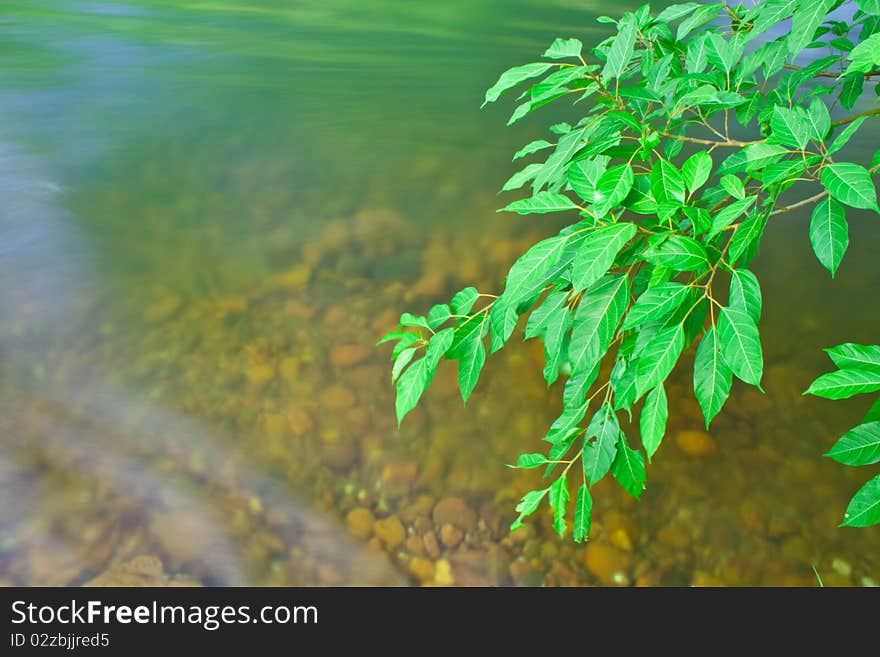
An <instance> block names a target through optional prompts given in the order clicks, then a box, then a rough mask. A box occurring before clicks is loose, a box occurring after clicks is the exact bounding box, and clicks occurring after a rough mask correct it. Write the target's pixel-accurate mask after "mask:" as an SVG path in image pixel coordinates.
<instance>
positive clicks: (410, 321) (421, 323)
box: [400, 313, 431, 329]
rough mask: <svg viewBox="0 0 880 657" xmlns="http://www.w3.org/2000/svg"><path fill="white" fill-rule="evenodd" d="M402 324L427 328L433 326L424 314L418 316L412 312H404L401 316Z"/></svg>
mask: <svg viewBox="0 0 880 657" xmlns="http://www.w3.org/2000/svg"><path fill="white" fill-rule="evenodd" d="M400 325H401V326H411V327H417V328H426V329H429V328H431V327H430V326H429V325H428V320H427V319H426V318H425V317H424V316H421V315H419V316H418V317H417V316H416V315H412V314H410V313H403V314H402V315H401V316H400Z"/></svg>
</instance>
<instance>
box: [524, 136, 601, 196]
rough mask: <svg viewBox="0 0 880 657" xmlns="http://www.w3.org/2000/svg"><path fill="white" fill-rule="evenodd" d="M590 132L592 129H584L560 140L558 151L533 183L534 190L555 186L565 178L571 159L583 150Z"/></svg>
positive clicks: (552, 155)
mask: <svg viewBox="0 0 880 657" xmlns="http://www.w3.org/2000/svg"><path fill="white" fill-rule="evenodd" d="M588 130H592V128H588V127H583V128H579V129H577V130H572V131H571V132H568V133H566V134H564V135H562V137H560V138H559V143H557V144H556V149H555V150H554V151H553V153H551V154H550V157H548V158H547V161H546V162H545V163H544V167H543V168H542V170H541V171H540V173H538V175H536V176H535V180H534V182H533V183H532V189H533V190H535V191H538V190H539V189H541V188H542V187H543V186H544V185H547V184H553V183H555V182H556V181H557V179H558V178H560V177H562V176H563V174H564V172H565V170H566V168H567V167H568V166H569V163H570V162H571V158H572V157H573V156H574V155H575V153H577V152H578V151H579V150H580V149H581V148H583V146H584V138H585V135H587V134H588V132H587V131H588Z"/></svg>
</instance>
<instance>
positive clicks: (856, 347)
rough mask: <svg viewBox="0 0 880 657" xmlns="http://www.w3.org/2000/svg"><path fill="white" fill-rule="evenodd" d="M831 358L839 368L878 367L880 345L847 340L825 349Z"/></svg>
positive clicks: (879, 366)
mask: <svg viewBox="0 0 880 657" xmlns="http://www.w3.org/2000/svg"><path fill="white" fill-rule="evenodd" d="M825 352H826V353H827V354H828V355H829V356H830V357H831V360H832V361H833V362H834V364H835V365H837V366H838V367H839V368H841V369H845V368H847V367H860V368H863V369H880V345H876V344H872V345H863V344H855V343H853V342H847V343H845V344H839V345H837V346H836V347H832V348H830V349H826V350H825Z"/></svg>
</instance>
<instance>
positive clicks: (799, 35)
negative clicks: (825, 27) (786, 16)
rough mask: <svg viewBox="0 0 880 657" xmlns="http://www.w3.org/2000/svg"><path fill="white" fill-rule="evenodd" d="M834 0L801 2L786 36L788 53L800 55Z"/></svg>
mask: <svg viewBox="0 0 880 657" xmlns="http://www.w3.org/2000/svg"><path fill="white" fill-rule="evenodd" d="M834 4H835V0H816V2H802V3H800V4H799V5H798V9H797V11H795V12H794V17H793V18H792V21H791V33H790V34H789V35H788V52H789V53H791V54H792V55H798V54H800V52H801V50H803V49H804V48H805V47H806V46H807V45H808V44H809V43H810V42H812V40H813V37H814V36H815V34H816V30H817V29H819V26H820V25H821V24H822V20H823V19H824V18H825V14H827V13H828V12H829V11H830V10H831V8H832V7H833V6H834Z"/></svg>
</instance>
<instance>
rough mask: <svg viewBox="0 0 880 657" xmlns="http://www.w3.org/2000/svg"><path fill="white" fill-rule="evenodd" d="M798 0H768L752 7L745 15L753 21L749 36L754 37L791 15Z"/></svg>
mask: <svg viewBox="0 0 880 657" xmlns="http://www.w3.org/2000/svg"><path fill="white" fill-rule="evenodd" d="M799 2H800V0H768V1H767V2H763V3H761V4H759V5H757V6H756V7H754V8H753V9H752V10H751V11H750V12H749V14H748V15H747V19H748V20H753V21H754V25H753V26H752V29H751V31H749V34H748V36H749V38H750V39H754V38H755V37H756V36H758V35H760V34H763V33H764V32H766V31H767V30H769V29H770V28H771V27H773V26H774V25H777V24H778V23H780V22H782V21H783V20H785V19H786V18H788V17H789V16H791V15H792V13H793V12H794V11H795V9H796V8H797V6H798V3H799Z"/></svg>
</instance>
